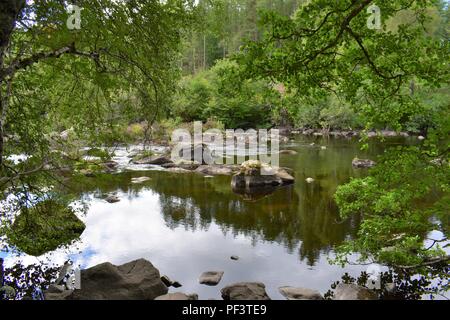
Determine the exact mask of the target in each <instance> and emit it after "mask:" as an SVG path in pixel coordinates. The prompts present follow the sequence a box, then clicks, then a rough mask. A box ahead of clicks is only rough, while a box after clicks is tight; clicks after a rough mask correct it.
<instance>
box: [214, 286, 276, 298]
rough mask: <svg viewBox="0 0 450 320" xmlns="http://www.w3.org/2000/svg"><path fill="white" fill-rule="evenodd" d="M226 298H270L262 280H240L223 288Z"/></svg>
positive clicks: (223, 294) (222, 291) (223, 295)
mask: <svg viewBox="0 0 450 320" xmlns="http://www.w3.org/2000/svg"><path fill="white" fill-rule="evenodd" d="M221 293H222V298H223V299H224V300H270V298H269V296H268V295H267V293H266V286H265V285H264V284H263V283H261V282H239V283H235V284H232V285H229V286H226V287H225V288H223V289H222V290H221Z"/></svg>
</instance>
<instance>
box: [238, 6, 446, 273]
mask: <svg viewBox="0 0 450 320" xmlns="http://www.w3.org/2000/svg"><path fill="white" fill-rule="evenodd" d="M375 4H376V5H378V7H379V8H380V12H381V14H382V28H381V29H380V30H373V29H372V28H369V27H368V25H367V20H368V18H369V15H368V14H367V10H368V9H370V6H372V5H375ZM437 7H438V8H440V10H441V11H442V10H443V11H445V10H444V9H442V8H443V7H442V6H441V5H440V3H439V2H438V1H433V0H429V1H407V0H395V1H383V2H381V1H373V0H361V1H350V0H348V1H326V0H313V1H309V2H306V3H304V4H303V5H302V6H301V7H300V8H299V10H298V11H297V12H296V13H295V14H294V16H292V17H287V16H283V15H280V14H277V13H275V12H273V11H266V12H264V13H263V15H262V19H261V23H262V26H261V28H262V29H263V30H266V31H265V33H264V36H263V37H262V38H261V39H260V40H259V41H249V42H247V44H246V45H245V46H244V47H243V48H242V50H241V51H240V52H239V53H238V54H237V55H236V57H235V59H236V61H238V62H239V63H240V65H241V66H242V67H243V69H244V72H243V76H245V77H251V78H257V79H260V78H266V79H271V80H272V81H273V82H281V83H284V84H285V85H286V86H287V87H288V88H291V89H293V90H296V91H297V92H298V93H299V94H300V95H302V96H303V97H310V98H314V99H322V98H323V97H326V96H328V95H329V94H330V93H331V94H333V95H335V96H336V97H337V99H340V100H342V101H345V103H349V104H350V105H352V106H353V108H354V110H355V112H356V113H357V114H358V115H360V116H362V118H363V119H365V127H366V128H367V129H369V128H373V127H376V126H379V127H382V128H383V127H391V128H394V129H396V130H401V129H402V128H404V127H406V125H407V123H408V121H409V120H411V119H412V118H413V117H414V116H415V115H416V114H423V113H424V110H427V101H426V100H424V99H420V98H419V96H418V95H416V94H415V93H414V90H411V83H415V84H419V85H420V86H421V87H423V88H432V89H433V88H434V89H436V88H439V87H441V86H442V84H448V81H449V74H450V73H449V64H448V62H447V60H448V59H447V58H446V57H448V55H449V42H448V37H447V38H445V37H442V36H436V32H429V30H427V26H429V25H430V21H431V18H430V14H429V12H430V9H433V8H437ZM434 11H435V10H434ZM404 12H407V13H408V16H409V17H410V18H411V17H412V18H413V19H412V20H411V19H405V20H404V21H403V22H399V23H398V24H397V27H396V30H390V29H389V28H388V22H390V21H392V19H397V18H398V17H399V14H402V13H404ZM447 12H448V11H447ZM397 22H398V21H397ZM448 107H449V105H448V101H447V104H446V105H445V107H444V108H441V109H440V110H439V113H436V121H435V122H434V123H433V124H432V126H431V127H429V128H427V132H426V133H427V141H426V142H425V143H423V144H421V145H419V146H414V147H407V148H399V149H394V150H391V151H390V152H389V153H387V154H386V155H385V156H384V157H383V158H381V159H380V164H379V167H378V168H377V169H374V170H373V171H371V173H370V176H369V177H368V178H364V179H355V180H353V181H351V182H350V183H349V184H347V185H344V186H342V187H340V188H339V190H338V192H337V194H336V198H337V202H338V205H339V207H340V212H341V215H342V217H343V218H347V217H348V216H350V215H354V214H361V215H362V216H363V222H362V225H361V230H360V232H359V237H358V238H356V239H354V240H353V241H349V242H348V243H347V244H345V245H343V246H342V247H341V248H340V253H341V255H340V256H339V261H341V262H344V263H345V262H348V260H347V257H348V256H349V255H350V254H352V253H359V254H360V255H361V258H362V260H365V261H366V260H372V261H375V262H380V263H386V264H388V265H391V266H402V267H405V268H407V267H411V266H412V267H414V268H419V267H421V266H428V265H429V264H430V263H438V262H442V261H447V260H448V256H446V255H445V253H444V251H443V250H442V248H441V247H440V246H439V245H438V244H439V242H440V241H444V240H445V239H447V237H448V222H449V216H448V213H449V208H448V200H449V189H448V183H446V181H447V182H448V181H449V176H448V173H449V171H448V161H449V140H448V137H449V130H450V123H449V118H448V114H449V113H448V111H449V108H448ZM430 161H432V162H430ZM419 201H420V203H422V204H423V205H421V206H417V203H418V202H419ZM424 203H425V204H424ZM431 217H434V218H435V219H436V218H437V219H438V221H440V223H438V224H436V223H431V222H430V220H429V219H430V218H431ZM431 230H439V231H441V232H442V233H443V234H444V240H442V239H434V240H436V241H435V242H433V244H434V245H433V246H432V247H431V248H427V247H424V245H423V240H424V239H426V238H427V234H428V233H429V232H430V231H431ZM421 272H424V273H425V274H426V271H425V270H423V269H422V270H421Z"/></svg>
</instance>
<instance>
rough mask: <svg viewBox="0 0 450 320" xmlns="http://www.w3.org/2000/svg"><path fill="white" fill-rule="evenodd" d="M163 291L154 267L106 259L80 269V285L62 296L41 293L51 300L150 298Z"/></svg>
mask: <svg viewBox="0 0 450 320" xmlns="http://www.w3.org/2000/svg"><path fill="white" fill-rule="evenodd" d="M66 291H70V290H66ZM167 292H168V289H167V287H166V285H165V284H164V283H163V282H162V281H161V279H160V274H159V271H158V269H156V268H155V267H154V266H153V265H152V264H151V263H150V262H149V261H147V260H145V259H139V260H135V261H132V262H128V263H126V264H123V265H121V266H115V265H113V264H111V263H109V262H106V263H102V264H99V265H97V266H94V267H92V268H89V269H86V270H82V271H81V289H79V290H74V291H71V293H70V294H69V295H66V296H59V297H58V296H57V295H51V296H49V295H48V294H47V293H45V296H46V299H54V300H59V299H67V300H153V299H155V298H156V297H159V296H162V295H164V294H166V293H167ZM64 293H65V292H64ZM64 293H62V294H61V295H63V294H64Z"/></svg>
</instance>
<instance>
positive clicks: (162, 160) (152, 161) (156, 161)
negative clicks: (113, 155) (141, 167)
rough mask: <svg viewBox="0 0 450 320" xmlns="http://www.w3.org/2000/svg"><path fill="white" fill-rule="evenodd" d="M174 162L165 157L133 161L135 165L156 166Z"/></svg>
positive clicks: (157, 156) (151, 157) (159, 156)
mask: <svg viewBox="0 0 450 320" xmlns="http://www.w3.org/2000/svg"><path fill="white" fill-rule="evenodd" d="M171 162H172V160H170V159H169V158H168V157H166V156H163V155H155V156H150V157H145V158H143V159H139V160H133V163H134V164H154V165H163V164H166V163H171Z"/></svg>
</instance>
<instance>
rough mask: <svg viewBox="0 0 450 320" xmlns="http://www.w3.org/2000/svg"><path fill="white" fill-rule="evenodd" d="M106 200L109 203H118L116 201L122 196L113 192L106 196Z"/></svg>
mask: <svg viewBox="0 0 450 320" xmlns="http://www.w3.org/2000/svg"><path fill="white" fill-rule="evenodd" d="M105 201H106V202H108V203H116V202H119V201H120V198H119V197H118V196H116V195H115V194H111V195H109V196H108V197H106V198H105Z"/></svg>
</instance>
